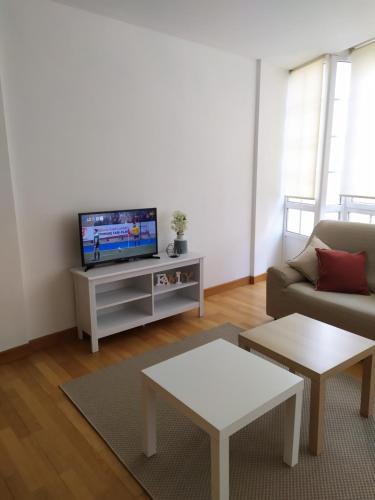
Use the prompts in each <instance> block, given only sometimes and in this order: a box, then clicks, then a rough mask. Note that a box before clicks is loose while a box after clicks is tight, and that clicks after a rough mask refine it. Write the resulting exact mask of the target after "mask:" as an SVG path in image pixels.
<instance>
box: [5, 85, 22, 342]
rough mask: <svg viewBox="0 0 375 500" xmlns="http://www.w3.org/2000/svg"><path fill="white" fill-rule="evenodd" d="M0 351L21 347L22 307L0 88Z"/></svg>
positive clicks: (14, 217) (20, 276)
mask: <svg viewBox="0 0 375 500" xmlns="http://www.w3.org/2000/svg"><path fill="white" fill-rule="evenodd" d="M0 214H1V223H0V235H1V243H0V284H1V286H0V350H3V349H9V348H11V347H14V346H17V345H21V344H24V343H25V342H26V340H27V334H26V328H25V326H26V325H25V304H24V297H23V287H22V275H21V261H20V253H19V246H18V235H17V223H16V214H15V210H14V198H13V186H12V178H11V173H10V168H9V157H8V147H7V137H6V129H5V121H4V109H3V98H2V92H1V85H0Z"/></svg>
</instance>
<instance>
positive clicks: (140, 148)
mask: <svg viewBox="0 0 375 500" xmlns="http://www.w3.org/2000/svg"><path fill="white" fill-rule="evenodd" d="M1 2H2V3H1V4H0V5H2V12H1V14H2V17H3V20H4V23H3V30H2V35H3V40H2V46H3V49H4V68H3V78H4V85H3V93H4V102H5V115H6V123H7V132H8V142H9V154H10V162H11V168H12V172H13V176H14V185H15V197H16V209H17V218H18V221H19V235H20V248H21V257H22V263H23V271H24V275H23V280H24V289H25V298H26V306H27V319H28V326H29V335H30V337H31V338H33V337H38V336H41V335H45V334H49V333H51V332H55V331H59V330H63V329H65V328H69V327H72V326H73V325H74V324H75V320H74V306H73V290H72V282H71V277H70V274H69V271H68V269H69V268H70V267H71V266H74V265H78V264H79V263H80V261H79V243H78V228H77V220H76V214H77V212H79V211H90V210H106V209H107V210H110V209H121V208H132V207H142V206H157V207H158V210H159V232H160V241H161V243H160V248H161V249H162V250H163V248H164V246H165V245H166V243H167V242H168V241H169V240H171V238H172V236H173V235H172V233H171V232H170V229H169V218H170V215H171V212H172V211H173V210H174V209H181V210H184V211H186V212H187V214H188V217H189V220H190V225H189V230H188V232H187V237H188V240H189V247H190V248H191V249H197V250H200V251H203V252H204V253H205V254H206V256H207V266H206V274H205V286H206V287H209V286H212V285H215V284H219V283H223V282H226V281H230V280H234V279H237V278H240V277H243V276H247V275H249V273H250V223H251V221H250V200H251V174H252V172H251V170H252V134H253V131H252V124H253V106H254V84H255V76H254V70H255V62H254V61H249V60H246V59H243V58H240V57H237V56H234V55H231V54H227V53H224V52H220V51H218V50H215V49H211V48H208V47H204V46H201V45H198V44H194V43H191V42H187V41H184V40H180V39H177V38H173V37H170V36H167V35H162V34H159V33H156V32H152V31H149V30H146V29H142V28H138V27H134V26H131V25H128V24H125V23H122V22H119V21H115V20H112V19H107V18H104V17H100V16H97V15H95V14H90V13H88V12H85V11H81V10H78V9H74V8H71V7H67V6H65V5H60V4H56V3H53V2H50V1H48V0H1ZM0 313H1V311H0ZM0 347H1V346H0Z"/></svg>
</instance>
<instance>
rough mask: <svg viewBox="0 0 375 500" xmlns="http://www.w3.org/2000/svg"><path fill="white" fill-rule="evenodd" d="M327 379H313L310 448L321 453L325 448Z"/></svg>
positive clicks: (314, 453) (316, 452) (311, 450)
mask: <svg viewBox="0 0 375 500" xmlns="http://www.w3.org/2000/svg"><path fill="white" fill-rule="evenodd" d="M325 398H326V383H325V380H311V399H310V434H309V448H310V452H311V453H312V454H313V455H319V454H320V453H321V452H322V451H323V448H324V407H325Z"/></svg>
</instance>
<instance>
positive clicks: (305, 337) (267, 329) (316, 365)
mask: <svg viewBox="0 0 375 500" xmlns="http://www.w3.org/2000/svg"><path fill="white" fill-rule="evenodd" d="M239 345H240V347H243V348H244V349H246V350H250V349H254V350H255V351H258V352H260V353H262V354H265V355H266V356H268V357H270V358H271V359H274V360H275V361H277V362H280V363H282V364H283V365H286V366H288V368H289V369H290V371H292V372H297V373H301V374H303V375H305V376H306V377H309V378H310V380H311V402H310V434H309V447H310V451H311V453H312V454H313V455H319V454H320V453H321V451H322V450H323V447H324V406H325V395H326V380H327V379H328V378H329V377H331V376H333V375H336V374H337V373H340V372H342V371H343V370H345V369H347V368H349V367H350V366H352V365H354V364H356V363H358V362H359V361H362V360H363V375H362V394H361V408H360V414H361V415H362V416H363V417H369V416H371V415H372V412H373V408H374V396H375V355H374V354H375V342H373V341H372V340H369V339H366V338H365V337H361V336H359V335H355V334H353V333H350V332H347V331H345V330H341V329H340V328H336V327H334V326H331V325H327V324H325V323H322V322H320V321H317V320H314V319H311V318H308V317H306V316H302V315H301V314H292V315H290V316H286V317H284V318H281V319H278V320H275V321H272V322H270V323H267V324H265V325H262V326H259V327H257V328H254V329H253V330H248V331H246V332H243V333H241V334H240V335H239Z"/></svg>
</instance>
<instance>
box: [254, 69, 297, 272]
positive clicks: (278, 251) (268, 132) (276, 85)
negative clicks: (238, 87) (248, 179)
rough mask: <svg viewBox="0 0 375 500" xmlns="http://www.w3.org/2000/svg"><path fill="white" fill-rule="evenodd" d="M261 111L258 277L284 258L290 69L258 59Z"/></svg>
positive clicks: (256, 203)
mask: <svg viewBox="0 0 375 500" xmlns="http://www.w3.org/2000/svg"><path fill="white" fill-rule="evenodd" d="M258 79H259V80H258V83H259V92H258V98H259V110H258V122H257V148H256V155H255V165H254V169H256V170H255V171H254V179H255V182H256V187H255V188H254V189H253V193H254V192H255V193H256V199H255V200H254V199H253V233H254V237H253V245H254V247H253V258H254V261H253V263H252V274H253V275H254V276H258V275H260V274H263V273H265V272H266V271H267V268H268V267H269V266H272V265H277V264H280V263H281V260H282V236H283V235H282V233H283V203H284V200H283V186H282V152H283V135H284V119H285V103H286V95H287V84H288V71H287V70H285V69H281V68H277V67H275V66H273V65H271V64H268V63H266V62H264V61H261V62H259V69H258Z"/></svg>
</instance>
